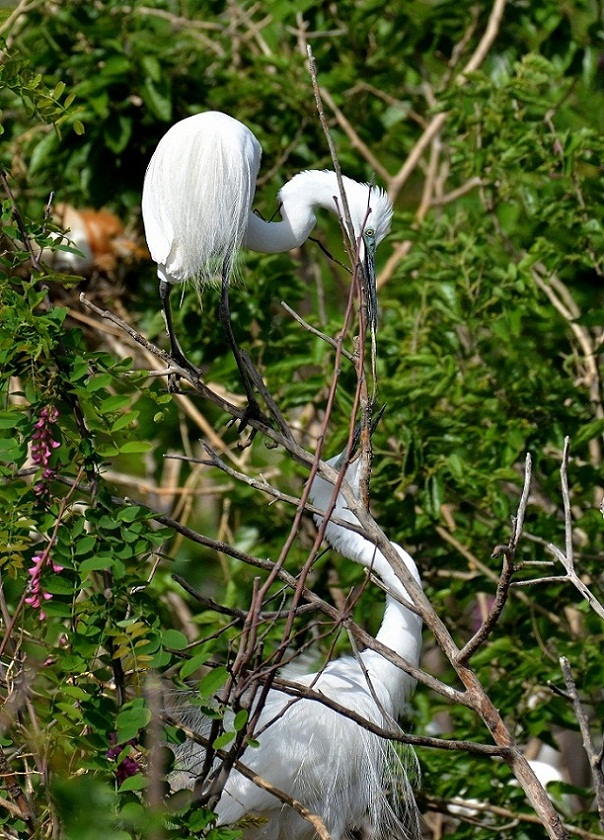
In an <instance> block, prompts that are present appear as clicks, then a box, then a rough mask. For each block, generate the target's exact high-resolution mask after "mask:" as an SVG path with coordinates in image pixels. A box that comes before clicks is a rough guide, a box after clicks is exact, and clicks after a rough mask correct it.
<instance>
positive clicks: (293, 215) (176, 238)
mask: <svg viewBox="0 0 604 840" xmlns="http://www.w3.org/2000/svg"><path fill="white" fill-rule="evenodd" d="M261 155H262V149H261V147H260V143H259V142H258V140H257V139H256V137H255V136H254V134H253V133H252V132H251V131H250V129H249V128H247V127H246V126H245V125H243V123H241V122H239V120H236V119H234V118H233V117H230V116H227V114H222V113H220V112H218V111H208V112H206V113H203V114H196V115H194V116H192V117H187V118H186V119H183V120H181V121H180V122H178V123H176V124H175V125H173V126H172V128H170V129H169V131H168V132H167V133H166V134H165V135H164V136H163V137H162V139H161V140H160V142H159V144H158V146H157V148H156V150H155V152H154V154H153V156H152V158H151V161H150V163H149V166H148V168H147V172H146V175H145V181H144V186H143V196H142V213H143V222H144V226H145V235H146V238H147V243H148V246H149V251H150V252H151V256H152V258H153V260H154V261H155V262H156V263H157V274H158V277H159V292H160V298H161V301H162V306H163V309H164V313H165V316H166V325H167V329H168V334H169V336H170V344H171V352H172V356H173V358H174V359H175V360H176V361H177V362H178V363H179V364H181V365H182V366H184V367H186V368H188V369H192V370H193V371H196V369H195V367H194V366H193V365H191V364H190V362H189V361H188V360H187V358H186V356H185V355H184V353H183V351H182V349H181V347H180V344H179V343H178V339H177V338H176V336H175V334H174V328H173V324H172V315H171V309H170V290H171V287H172V285H174V284H176V283H183V282H185V281H188V280H194V281H197V282H198V283H199V284H202V285H203V284H204V283H206V282H208V281H211V280H212V279H213V278H215V277H216V276H217V275H220V276H221V277H222V300H221V307H220V315H221V321H222V323H223V325H224V328H225V331H226V334H227V337H228V339H229V342H230V344H231V347H232V348H233V352H234V354H235V359H236V360H237V364H238V366H239V368H240V370H241V373H242V377H243V381H244V383H247V376H246V373H245V371H244V369H243V367H242V365H241V360H240V358H239V354H238V352H237V350H236V345H235V341H234V338H233V335H232V330H231V327H230V319H229V315H228V283H229V279H230V277H231V275H232V272H233V270H234V267H235V263H236V259H237V253H238V251H239V249H240V248H241V247H242V246H244V247H246V248H250V249H251V250H252V251H260V252H262V253H266V254H274V253H280V252H283V251H289V250H290V249H292V248H296V247H298V246H300V245H301V244H302V243H303V242H305V241H306V239H307V238H308V236H309V234H310V232H311V230H312V229H313V227H314V225H315V222H316V217H315V209H316V208H318V207H323V208H326V209H327V210H331V211H332V212H334V213H337V212H340V214H341V213H342V212H343V208H342V201H341V197H340V193H339V189H338V184H337V179H336V174H335V172H328V171H315V170H310V171H307V172H300V173H299V174H297V175H295V176H294V177H293V178H292V179H291V180H290V181H288V183H287V184H285V186H284V187H282V188H281V190H280V192H279V194H278V201H279V211H280V213H281V219H282V221H280V222H266V221H263V220H262V219H260V218H259V217H258V216H256V215H255V214H254V213H252V203H253V200H254V193H255V190H256V178H257V176H258V171H259V169H260V158H261ZM343 183H344V189H345V192H346V197H347V201H348V206H349V209H350V216H351V221H352V224H353V227H354V235H355V237H356V238H358V239H359V258H360V260H361V262H362V265H363V266H364V272H365V276H366V282H367V284H368V286H369V297H370V299H371V300H370V301H369V305H370V308H371V309H372V310H373V312H372V315H371V317H372V318H373V319H374V322H373V326H372V330H373V331H375V274H374V267H373V258H374V252H375V248H376V246H377V245H378V244H379V243H380V241H381V240H382V239H383V238H384V237H385V236H386V234H387V233H388V230H389V228H390V223H391V219H392V205H391V204H390V201H389V199H388V197H387V196H386V193H385V192H384V191H383V190H381V189H379V188H378V187H374V186H371V185H369V184H359V183H357V182H356V181H353V180H351V179H350V178H343ZM246 387H247V386H246ZM248 396H250V394H249V390H248Z"/></svg>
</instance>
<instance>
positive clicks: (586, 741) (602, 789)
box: [560, 656, 604, 828]
mask: <svg viewBox="0 0 604 840" xmlns="http://www.w3.org/2000/svg"><path fill="white" fill-rule="evenodd" d="M560 668H561V670H562V676H563V677H564V682H565V683H566V690H567V691H568V695H569V697H570V699H571V700H572V704H573V708H574V710H575V715H576V716H577V721H578V723H579V728H580V730H581V737H582V738H583V749H584V750H585V753H586V754H587V758H588V760H589V768H590V770H591V775H592V779H593V783H594V790H595V792H596V803H597V808H598V814H599V816H600V825H601V826H602V828H604V768H603V766H602V761H603V757H604V753H603V750H604V743H603V744H602V745H601V747H600V749H599V750H597V749H596V747H595V744H594V742H593V738H592V736H591V730H590V727H589V719H588V717H587V713H586V711H585V708H584V706H583V703H582V702H581V698H580V697H579V692H578V691H577V686H576V683H575V680H574V677H573V674H572V671H571V668H570V663H569V661H568V659H567V658H566V657H565V656H561V657H560Z"/></svg>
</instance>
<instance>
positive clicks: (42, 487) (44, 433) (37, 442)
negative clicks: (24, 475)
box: [31, 405, 61, 498]
mask: <svg viewBox="0 0 604 840" xmlns="http://www.w3.org/2000/svg"><path fill="white" fill-rule="evenodd" d="M58 418H59V411H58V409H57V408H55V406H53V405H50V406H44V408H43V409H42V411H41V412H40V416H39V418H38V419H37V420H36V422H35V423H34V429H35V431H34V433H33V435H32V436H31V441H32V443H31V459H32V461H33V462H34V464H35V465H36V466H38V467H42V468H43V471H42V480H41V481H39V482H38V483H37V484H36V486H35V487H34V492H35V494H36V496H38V497H39V498H42V497H43V496H45V495H46V493H47V492H48V486H47V485H48V483H49V482H50V481H51V480H52V479H53V477H54V475H55V472H56V470H55V469H54V468H53V467H51V466H50V456H51V455H52V451H53V449H57V448H58V447H59V446H60V445H61V442H60V441H58V440H56V439H55V438H54V430H53V425H54V424H55V423H56V422H57V420H58Z"/></svg>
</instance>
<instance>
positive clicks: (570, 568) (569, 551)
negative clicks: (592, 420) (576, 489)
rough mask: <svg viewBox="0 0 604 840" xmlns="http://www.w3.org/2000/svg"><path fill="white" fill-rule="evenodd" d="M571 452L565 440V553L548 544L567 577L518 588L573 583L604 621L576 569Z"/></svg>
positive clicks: (528, 582)
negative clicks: (569, 467) (570, 470)
mask: <svg viewBox="0 0 604 840" xmlns="http://www.w3.org/2000/svg"><path fill="white" fill-rule="evenodd" d="M569 452H570V438H569V437H565V438H564V450H563V452H562V463H561V464H560V486H561V488H562V504H563V508H564V544H565V545H564V551H560V549H559V548H558V547H557V546H555V545H553V544H552V543H547V549H548V551H550V552H551V553H552V554H553V555H554V557H555V558H556V560H558V561H559V562H560V564H561V565H562V566H563V567H564V570H565V571H566V574H565V575H557V576H551V577H541V578H535V579H534V580H526V581H518V582H517V583H516V584H515V585H516V586H520V585H522V586H532V585H535V584H543V583H552V582H554V583H564V582H566V581H568V582H570V583H572V585H573V586H574V587H575V589H577V590H578V591H579V592H580V593H581V595H582V596H583V597H584V598H585V600H586V601H587V603H588V604H589V606H590V607H591V608H592V610H593V611H594V612H595V613H596V614H597V615H598V616H599V617H600V618H601V619H602V620H604V606H603V605H602V604H601V603H600V602H599V601H598V599H597V598H596V597H595V595H594V594H593V593H592V592H591V591H590V589H589V588H588V587H587V586H586V585H585V584H584V583H583V581H582V580H581V578H580V577H579V575H578V574H577V571H576V569H575V561H574V549H573V514H572V508H571V502H570V491H569V487H568V459H569Z"/></svg>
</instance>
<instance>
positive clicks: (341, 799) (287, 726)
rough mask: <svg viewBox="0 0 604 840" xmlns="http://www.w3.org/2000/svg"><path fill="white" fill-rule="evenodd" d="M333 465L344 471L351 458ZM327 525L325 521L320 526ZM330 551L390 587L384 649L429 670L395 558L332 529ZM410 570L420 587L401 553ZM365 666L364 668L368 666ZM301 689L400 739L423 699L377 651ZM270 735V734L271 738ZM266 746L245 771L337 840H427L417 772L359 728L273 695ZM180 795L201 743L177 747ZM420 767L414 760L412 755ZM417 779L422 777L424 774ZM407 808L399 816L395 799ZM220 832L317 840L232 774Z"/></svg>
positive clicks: (353, 471) (332, 667) (186, 718)
mask: <svg viewBox="0 0 604 840" xmlns="http://www.w3.org/2000/svg"><path fill="white" fill-rule="evenodd" d="M328 463H329V464H330V465H332V466H334V467H335V468H338V469H339V468H340V466H341V464H342V456H341V455H340V456H337V457H336V458H332V459H331V461H328ZM359 471H360V459H358V460H357V461H356V462H353V463H352V464H350V465H349V466H348V468H347V471H346V480H347V481H348V483H349V484H350V485H351V487H352V489H353V492H354V493H355V495H356V496H357V498H358V496H359V493H360V487H359V483H360V476H359ZM333 490H334V488H333V485H331V484H330V483H329V482H327V481H325V480H324V479H322V478H320V477H316V478H315V479H314V481H313V483H312V485H311V488H310V497H309V498H310V501H311V502H312V504H314V505H315V506H316V507H318V508H320V509H324V510H325V509H327V507H328V504H329V502H330V498H331V496H332V494H333ZM333 515H334V516H337V517H338V518H340V519H342V520H345V521H348V522H350V523H354V524H358V520H357V518H356V516H354V515H353V514H352V513H351V512H350V510H349V509H348V508H347V506H346V503H345V500H344V498H343V496H342V493H341V492H340V494H339V495H338V497H337V502H336V505H335V508H334V512H333ZM316 520H317V522H318V523H320V521H321V517H319V516H317V517H316ZM325 537H326V540H327V542H328V543H329V544H330V545H331V546H333V547H334V548H336V549H337V550H338V551H339V552H340V553H341V554H342V555H343V556H345V557H347V558H348V559H350V560H352V561H353V562H355V563H360V564H361V565H362V566H364V567H365V568H369V569H371V570H372V571H373V572H374V573H376V574H377V575H378V576H379V577H380V578H381V580H382V581H383V583H384V584H385V586H386V587H387V594H386V609H385V613H384V617H383V621H382V624H381V627H380V629H379V632H378V634H377V639H378V640H379V641H380V642H383V643H384V644H385V645H387V646H388V647H389V648H391V649H392V650H393V651H395V652H396V653H398V654H400V655H401V656H403V657H404V658H405V659H406V660H407V661H408V662H409V663H411V664H413V665H414V666H415V665H417V664H418V662H419V656H420V646H421V629H422V622H421V619H420V618H419V617H418V616H417V615H416V614H415V613H414V612H413V611H412V610H410V609H408V608H407V607H406V606H404V604H403V603H402V602H401V601H406V602H407V603H410V602H409V598H408V595H407V592H406V590H405V588H404V586H403V585H402V583H401V582H400V580H399V579H398V577H397V576H396V575H395V573H394V571H393V570H392V568H391V566H390V564H389V563H388V561H387V560H386V557H385V556H384V555H383V554H382V552H380V551H379V550H378V549H376V547H375V546H374V545H373V544H372V543H371V542H370V541H369V540H367V539H365V538H363V537H362V536H361V535H360V534H358V533H356V532H354V531H351V530H349V529H347V528H346V527H345V526H343V525H336V524H334V523H333V522H331V521H329V523H328V525H327V530H326V532H325ZM392 545H393V546H394V548H395V549H396V551H397V552H398V554H399V556H400V558H401V560H402V562H403V563H404V564H405V565H406V566H407V568H408V569H409V570H410V572H411V573H412V575H413V576H414V577H415V579H416V580H417V581H418V582H419V575H418V572H417V568H416V566H415V563H414V562H413V560H412V559H411V557H410V556H409V554H407V552H406V551H405V550H404V549H402V548H401V547H400V546H398V545H396V544H395V543H393V544H392ZM359 660H360V661H359ZM292 679H293V681H295V682H296V683H298V684H300V685H301V686H308V687H311V688H312V689H313V690H314V691H315V692H319V693H321V694H322V695H324V696H325V697H327V698H330V699H331V700H333V701H336V702H337V703H339V704H340V705H341V706H344V707H346V708H347V709H350V710H352V711H354V712H356V713H357V714H359V715H361V716H362V717H363V718H365V719H366V720H368V721H370V722H372V723H373V724H377V725H379V726H382V727H386V728H389V729H392V728H393V727H394V726H396V724H395V720H396V719H397V718H398V717H399V716H400V714H401V712H402V711H403V708H404V706H405V705H406V703H407V701H408V700H409V697H410V695H411V693H412V691H413V688H414V685H415V681H414V680H413V679H412V678H411V677H410V676H409V675H408V674H407V673H405V672H404V671H402V670H401V669H400V668H398V667H397V666H396V665H394V664H393V663H391V662H390V661H388V660H387V659H386V658H384V657H383V656H382V655H381V654H379V653H377V652H375V651H373V650H365V651H363V652H362V653H361V654H360V655H359V659H356V658H354V657H351V656H345V657H342V658H340V659H337V660H335V661H332V662H329V663H328V664H327V665H326V667H325V668H324V669H322V670H321V671H320V672H318V673H312V674H308V675H306V676H298V675H296V676H294V677H293V678H292ZM178 717H179V718H180V719H181V721H182V722H183V723H185V724H186V725H187V726H189V727H190V728H191V729H193V730H197V731H200V728H203V724H202V717H201V715H199V714H198V713H197V712H196V711H195V710H194V709H190V710H188V711H186V712H182V711H179V713H178ZM265 727H266V728H265ZM257 731H258V732H259V734H258V736H257V737H258V739H259V746H258V747H257V748H252V747H248V748H247V749H246V750H245V752H244V754H243V756H242V759H241V760H242V762H243V764H245V765H247V766H248V767H249V768H250V769H251V770H253V771H254V772H255V773H256V774H258V775H259V776H261V777H262V778H264V779H265V780H267V781H268V782H270V783H271V784H273V785H274V786H275V787H277V788H278V789H279V790H281V791H284V792H285V793H287V794H289V795H290V796H292V797H293V798H294V799H296V800H298V801H299V802H301V803H302V804H303V805H304V806H305V807H306V808H307V809H309V810H310V811H311V813H314V814H317V815H319V816H320V817H321V818H322V820H323V822H324V824H325V826H326V828H327V831H328V832H329V834H330V836H331V837H332V838H333V840H341V838H348V837H350V836H351V834H352V832H353V831H354V830H355V829H358V828H360V827H361V826H362V825H363V824H364V823H368V825H369V828H370V832H371V837H372V838H375V839H376V840H378V838H380V840H381V839H382V838H383V840H391V838H398V839H399V840H402V838H405V839H406V840H407V839H408V838H417V837H419V836H420V829H419V817H418V811H417V807H416V804H415V800H414V797H413V793H412V790H411V787H410V784H409V782H408V779H407V772H406V768H405V766H403V764H402V762H401V760H400V757H399V755H398V753H397V751H396V750H395V748H394V747H393V745H392V743H391V742H390V741H388V740H387V739H384V738H380V737H379V736H378V735H376V734H374V733H372V732H369V731H368V730H366V729H364V728H363V727H361V726H360V725H359V724H358V723H356V722H355V721H353V720H351V719H350V718H348V717H346V716H344V715H342V714H340V713H338V712H337V711H335V710H333V709H331V708H328V707H326V706H323V705H321V704H320V703H319V702H317V701H315V700H312V699H309V698H302V699H294V698H292V697H291V696H288V695H286V694H284V693H283V692H280V691H279V690H278V688H277V687H273V688H272V689H271V690H270V692H269V694H268V697H267V700H266V703H265V705H264V708H263V710H262V713H261V716H260V720H259V726H258V730H257ZM175 752H176V756H177V768H180V770H178V769H177V772H176V773H175V775H174V777H173V778H172V784H173V786H174V787H176V788H181V787H192V786H193V784H194V782H195V776H196V774H198V773H199V772H200V769H201V767H202V765H203V759H204V750H203V748H202V747H200V746H198V745H197V744H196V743H194V742H193V741H191V740H189V741H187V742H185V744H183V745H181V746H180V747H177V748H176V750H175ZM410 756H411V757H412V759H413V760H414V756H413V754H412V753H410ZM414 769H415V768H414ZM388 792H389V793H390V796H391V797H392V798H393V799H394V800H397V795H398V802H397V803H396V804H395V808H393V807H392V805H391V803H390V801H389V794H388ZM215 810H216V813H217V815H218V825H219V826H222V825H230V824H233V823H235V822H237V821H238V820H241V819H242V818H243V817H250V816H252V817H253V816H256V817H259V818H261V819H260V820H259V821H257V822H259V823H260V824H259V825H255V826H254V827H250V823H251V822H252V821H249V820H248V821H246V826H247V827H246V829H245V831H244V837H245V838H246V840H251V839H252V838H253V840H260V838H263V840H312V838H314V837H316V835H315V832H314V829H313V827H312V826H311V824H310V823H309V822H308V821H307V820H305V819H303V818H302V817H301V816H300V815H299V814H298V813H297V812H296V811H295V810H293V809H292V808H291V807H289V806H288V805H284V804H282V803H281V802H280V801H279V800H278V799H277V798H276V797H275V796H273V795H272V794H271V793H269V792H268V791H266V790H264V789H261V788H259V787H258V786H257V785H255V784H254V783H253V782H252V781H251V780H250V779H248V778H246V777H244V776H243V775H241V774H240V773H239V772H238V771H237V770H232V771H231V773H230V775H229V777H228V779H227V782H226V784H225V786H224V789H223V791H222V794H221V796H220V799H219V801H218V804H217V806H216V809H215Z"/></svg>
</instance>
